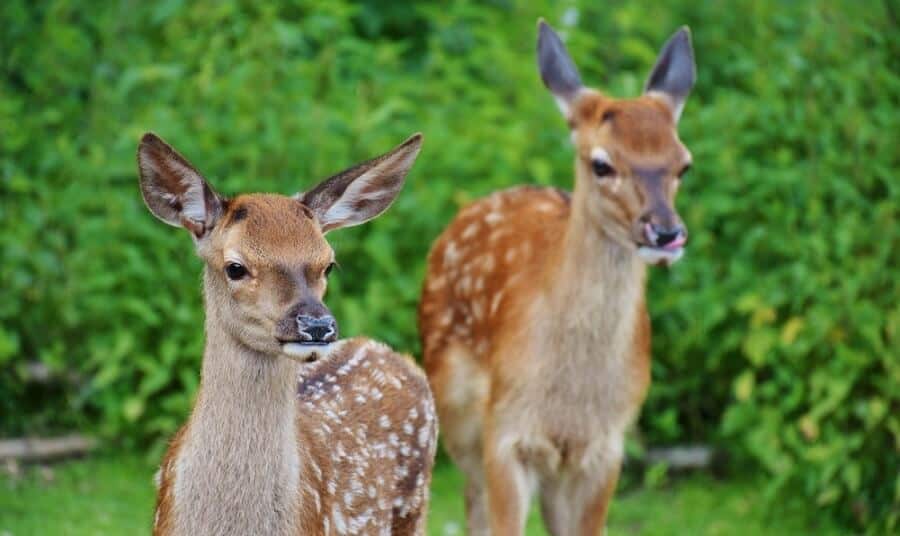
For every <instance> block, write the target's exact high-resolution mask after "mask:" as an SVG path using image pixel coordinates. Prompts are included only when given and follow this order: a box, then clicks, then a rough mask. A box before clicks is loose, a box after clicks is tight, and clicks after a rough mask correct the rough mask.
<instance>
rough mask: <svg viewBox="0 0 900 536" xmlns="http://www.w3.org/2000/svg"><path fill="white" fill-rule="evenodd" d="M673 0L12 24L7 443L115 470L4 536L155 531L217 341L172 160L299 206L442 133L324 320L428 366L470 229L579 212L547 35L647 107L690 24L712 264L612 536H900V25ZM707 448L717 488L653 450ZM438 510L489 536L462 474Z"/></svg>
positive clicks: (6, 525) (445, 520) (0, 349)
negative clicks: (525, 214)
mask: <svg viewBox="0 0 900 536" xmlns="http://www.w3.org/2000/svg"><path fill="white" fill-rule="evenodd" d="M664 4H665V5H663V3H661V2H653V1H649V0H647V1H644V0H640V1H638V0H629V1H613V0H604V1H600V0H597V1H589V2H574V1H570V2H559V3H555V2H515V1H512V0H508V1H504V0H494V1H487V2H466V1H461V2H453V3H444V2H438V1H434V2H416V3H397V2H377V1H363V2H350V1H346V0H330V1H328V2H312V1H295V2H284V3H274V2H272V3H269V2H236V1H215V2H213V1H202V2H184V1H181V0H162V1H158V2H136V1H133V0H122V1H118V2H90V3H88V2H77V1H71V0H69V1H67V0H60V1H55V0H48V1H44V2H30V1H27V0H5V1H4V2H2V5H0V28H2V31H0V69H2V77H0V258H2V263H0V289H2V290H0V296H2V299H0V438H3V439H4V440H13V439H17V438H23V437H40V438H55V437H59V436H64V435H70V434H79V435H81V436H84V437H88V438H94V439H96V446H97V447H96V448H95V449H94V450H93V451H91V453H90V454H89V455H87V456H86V457H82V458H80V459H77V460H74V461H73V460H68V461H66V462H64V463H53V464H50V463H49V462H48V461H47V460H41V461H39V462H38V463H33V462H31V463H26V462H24V461H22V460H17V459H16V458H15V457H14V456H12V457H8V458H7V459H6V460H4V464H5V465H4V467H5V469H4V470H0V534H2V535H4V536H7V535H15V536H19V535H22V534H134V533H138V532H149V527H150V523H151V517H152V508H153V495H154V491H153V487H152V485H151V482H150V476H151V475H152V473H153V471H154V470H155V467H154V464H155V463H157V461H158V460H159V458H160V456H161V454H162V452H163V450H164V448H165V445H166V441H167V439H168V438H169V437H170V436H171V434H172V433H173V432H174V431H175V430H176V429H177V427H178V426H179V424H180V423H182V422H183V421H184V419H185V417H186V415H187V414H188V411H189V409H190V407H191V403H192V398H193V396H194V394H195V392H196V389H197V385H198V379H199V362H200V357H201V352H202V345H203V340H202V328H201V326H202V324H201V323H202V308H201V296H200V270H201V263H200V261H199V260H198V259H197V258H196V257H195V256H194V255H193V251H192V245H191V240H190V239H189V238H188V234H187V233H185V232H183V231H179V230H176V229H173V228H170V227H167V226H165V225H163V224H161V223H160V222H159V221H157V220H155V219H154V218H153V217H152V216H151V215H150V214H149V213H148V212H147V210H146V209H145V207H144V205H143V203H142V201H141V197H140V194H139V190H138V183H137V171H136V164H135V156H134V155H135V150H136V147H137V141H138V139H139V137H140V136H141V134H142V133H143V132H145V131H147V130H152V131H155V132H156V133H158V134H160V135H161V136H162V137H164V138H165V139H166V140H167V141H169V142H170V143H171V144H173V145H174V146H175V147H176V148H178V149H179V150H180V151H181V152H182V153H183V154H185V155H186V156H187V157H188V158H189V159H190V160H191V161H192V162H193V163H194V164H195V165H196V166H197V167H198V168H199V169H200V170H201V171H202V172H203V173H204V175H206V177H207V178H209V179H210V181H211V182H212V184H213V185H214V186H215V187H216V188H217V189H218V191H220V192H222V193H224V194H235V193H238V192H247V191H275V192H281V193H285V194H289V193H294V192H296V191H298V190H303V189H305V188H307V187H309V186H311V185H313V184H314V183H315V182H316V181H318V180H319V179H322V178H324V177H326V176H328V175H330V174H332V173H334V172H336V171H339V170H341V169H343V168H344V167H347V166H349V165H350V164H353V163H355V162H357V161H360V160H363V159H366V158H369V157H371V156H374V155H376V154H379V153H381V152H383V151H385V150H387V149H389V148H391V147H393V146H394V145H396V144H397V143H399V142H400V141H402V140H403V139H405V138H406V137H407V136H408V135H409V134H411V133H412V132H415V131H422V132H423V133H424V134H425V144H424V148H423V151H422V153H421V156H420V157H419V160H418V162H417V163H416V165H415V167H414V168H413V171H412V173H411V174H410V176H409V180H408V181H407V185H406V187H405V189H404V191H403V192H402V194H401V195H400V197H399V199H398V201H397V202H396V203H395V204H394V206H393V208H392V209H391V210H390V211H389V212H388V213H387V214H386V215H385V216H384V217H382V218H380V219H378V220H376V221H374V222H372V223H370V224H368V225H365V226H361V227H359V228H355V229H352V230H348V231H342V232H340V233H335V234H334V235H333V236H329V238H330V239H331V241H332V244H333V246H334V247H335V250H336V252H337V257H338V261H339V263H340V269H339V270H336V271H335V273H334V274H333V275H332V278H331V287H330V291H329V292H330V294H329V297H328V299H327V302H328V304H329V306H330V307H331V308H332V310H333V311H334V313H335V315H336V317H337V318H338V319H339V321H340V323H341V327H342V330H343V332H344V334H346V335H354V334H367V335H371V336H374V337H376V338H379V339H382V340H384V341H386V342H388V343H389V344H391V345H392V346H394V347H395V348H397V349H400V350H403V351H406V352H409V353H412V354H413V355H419V342H418V340H417V335H416V321H415V309H416V304H417V299H418V295H419V287H420V285H421V281H422V278H423V273H424V260H425V256H426V253H427V251H428V248H429V245H430V243H431V241H432V240H433V239H434V238H435V237H436V236H437V235H438V233H439V232H440V231H441V230H442V228H443V227H444V226H445V225H446V224H447V223H448V222H449V220H450V218H451V217H452V216H453V214H454V213H455V212H456V211H457V210H458V209H459V207H460V206H462V205H463V204H465V203H467V202H468V201H470V200H472V199H475V198H477V197H478V196H481V195H484V194H486V193H488V192H491V191H493V190H496V189H500V188H505V187H508V186H512V185H516V184H522V183H532V184H544V185H551V184H552V185H557V186H560V187H565V188H570V187H571V184H572V181H573V178H572V169H573V164H572V162H573V151H572V148H571V147H570V144H569V141H568V139H569V137H568V132H567V130H566V126H565V123H564V121H563V119H562V117H561V116H560V115H559V112H558V111H557V108H556V106H555V104H554V102H553V99H552V97H551V96H550V95H549V94H548V93H547V91H545V89H544V88H543V85H542V84H541V82H540V79H539V77H538V73H537V68H536V61H535V53H534V49H535V41H536V27H535V23H536V20H537V18H538V17H539V16H544V17H546V18H547V20H548V22H550V23H551V24H552V25H554V26H555V27H556V28H557V29H558V30H559V31H560V33H561V34H562V35H564V37H565V39H566V42H567V45H568V47H569V49H570V51H571V54H572V56H573V58H574V59H575V61H576V63H577V64H578V65H579V67H580V70H581V73H582V77H583V79H584V80H585V82H586V83H587V84H588V85H592V86H595V87H599V88H601V89H603V90H605V91H607V92H608V93H610V94H611V95H614V96H619V97H623V96H635V95H637V94H639V92H640V90H641V87H642V84H643V82H644V77H645V76H646V75H647V74H648V72H649V69H650V67H651V66H652V64H653V61H654V59H655V57H656V54H657V52H658V50H659V48H660V47H661V46H662V44H663V42H664V41H665V40H666V39H667V38H668V36H669V35H670V34H671V33H672V32H674V30H675V29H676V28H677V27H678V26H680V25H682V24H687V25H689V26H690V27H691V29H692V31H693V38H694V47H695V50H696V57H697V64H698V75H699V78H698V83H697V86H696V88H695V91H694V93H693V94H692V96H691V97H690V99H689V101H688V103H687V107H686V109H685V111H684V114H683V116H682V120H681V124H680V133H681V137H682V140H683V141H684V142H685V144H686V145H687V146H688V147H689V148H690V150H691V151H692V152H693V155H694V168H693V170H692V172H691V174H690V175H689V176H688V177H687V178H686V181H685V184H684V186H683V188H682V190H681V193H680V195H679V198H678V208H679V211H680V213H681V215H682V216H683V218H684V219H685V221H686V223H687V225H688V227H689V229H690V230H691V244H690V245H689V247H688V251H687V255H686V258H685V259H684V260H683V261H682V262H681V263H679V264H677V265H676V266H675V267H673V268H672V269H669V270H665V269H654V270H652V271H651V276H650V297H649V305H650V310H651V312H652V316H653V327H654V335H653V356H654V361H653V384H652V386H651V389H650V394H649V399H648V401H647V404H646V405H645V407H644V410H643V414H642V418H641V420H640V422H639V424H638V426H637V427H636V430H635V431H634V433H633V435H632V438H631V439H630V442H629V447H628V455H629V459H628V462H627V464H626V465H627V468H626V476H625V479H624V480H623V481H622V482H621V483H620V486H619V491H618V493H617V496H616V499H615V500H614V502H613V506H612V513H611V520H610V531H611V533H612V534H802V533H816V534H852V533H869V534H887V533H891V532H893V531H895V530H898V526H900V525H898V523H900V350H898V348H900V273H898V269H900V226H898V215H900V178H898V175H897V173H898V165H900V151H898V146H900V139H898V132H900V28H898V16H900V6H898V4H897V3H895V2H893V0H887V1H871V2H865V3H859V2H851V1H839V0H832V1H818V2H813V1H797V2H779V1H770V0H739V1H733V2H697V1H694V0H684V1H680V0H679V1H671V2H665V3H664ZM585 373H586V374H589V373H590V372H589V371H586V372H585ZM685 445H694V446H700V447H701V448H702V449H703V450H705V451H707V452H711V453H713V456H712V462H711V463H709V464H706V465H705V466H704V467H702V468H701V469H699V470H696V469H694V470H689V471H684V470H679V469H678V467H675V466H674V464H673V463H672V461H671V460H669V459H667V458H665V457H663V458H661V459H660V458H659V457H657V456H652V455H651V454H653V452H654V451H655V450H654V449H656V450H658V449H664V448H669V447H673V446H685ZM701 465H704V464H701ZM432 506H433V507H432V514H431V523H430V531H431V533H432V534H461V533H462V532H463V531H464V524H463V517H462V498H461V479H460V477H459V474H458V473H457V472H456V470H455V469H454V468H453V467H452V465H451V464H450V462H449V460H447V459H446V458H444V457H442V458H441V459H440V461H439V466H438V469H437V473H436V477H435V486H434V499H433V505H432ZM532 517H533V518H534V517H535V516H532ZM532 521H533V522H532V524H531V527H530V529H529V530H530V531H531V532H530V534H543V532H542V529H540V528H539V524H538V523H537V522H536V519H532Z"/></svg>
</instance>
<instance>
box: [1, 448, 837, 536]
mask: <svg viewBox="0 0 900 536" xmlns="http://www.w3.org/2000/svg"><path fill="white" fill-rule="evenodd" d="M154 470H155V468H154V467H153V466H152V465H151V464H148V463H147V462H146V461H144V460H143V459H142V458H139V457H137V456H121V457H101V458H93V459H88V460H83V461H71V462H66V463H63V464H60V465H56V466H53V467H52V469H51V471H50V472H48V471H46V470H41V469H39V468H34V467H31V468H28V469H26V470H25V471H24V475H23V476H22V477H20V478H15V479H13V478H10V477H9V476H7V475H5V474H4V475H3V476H0V536H31V535H44V534H53V535H116V534H128V535H131V534H146V533H147V532H149V526H150V517H151V515H152V509H153V493H154V490H153V485H152V483H151V476H152V474H153V471H154ZM50 473H52V475H51V474H50ZM462 484H463V479H462V476H461V475H460V474H459V472H458V471H456V469H455V468H453V467H452V466H451V465H449V464H444V465H441V466H440V467H439V468H438V469H437V471H436V473H435V477H434V486H433V491H432V505H431V513H430V520H429V527H430V530H429V534H432V535H452V534H463V533H464V532H465V531H464V528H465V523H464V518H463V501H462ZM760 488H761V485H759V482H757V481H754V480H746V479H744V480H738V481H729V482H722V481H717V480H714V479H712V478H710V477H706V476H692V477H690V478H686V479H681V480H676V481H675V482H674V483H672V484H670V485H668V486H667V487H664V488H661V489H638V490H634V491H624V492H621V493H619V494H618V495H617V497H616V500H615V502H614V503H613V507H612V510H611V515H610V516H611V517H610V525H609V526H610V531H609V532H610V534H611V535H619V534H648V535H657V534H658V535H663V534H690V535H698V534H709V535H715V534H722V535H735V534H737V535H740V534H765V535H767V536H777V535H782V534H783V535H792V536H793V535H797V534H808V533H815V534H817V535H827V534H839V531H838V530H837V529H835V528H833V527H831V526H812V525H810V521H809V520H810V519H811V518H812V517H813V516H814V512H813V511H812V510H810V509H805V508H803V507H802V505H799V504H797V505H792V506H791V507H790V508H785V509H784V511H771V512H766V511H764V510H763V507H762V501H761V492H760ZM528 534H529V535H540V534H544V532H543V530H542V529H541V525H540V520H539V518H538V515H537V512H536V511H532V514H531V517H530V519H529V524H528Z"/></svg>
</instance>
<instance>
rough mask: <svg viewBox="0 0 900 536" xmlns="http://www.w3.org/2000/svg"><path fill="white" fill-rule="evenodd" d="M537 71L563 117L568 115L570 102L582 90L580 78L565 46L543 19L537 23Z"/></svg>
mask: <svg viewBox="0 0 900 536" xmlns="http://www.w3.org/2000/svg"><path fill="white" fill-rule="evenodd" d="M537 57H538V69H540V71H541V80H543V81H544V85H545V86H547V89H549V90H550V92H551V93H553V96H554V97H555V98H556V104H557V105H558V106H559V109H560V110H562V113H563V115H566V116H568V115H569V109H570V108H571V105H572V101H574V100H575V97H576V96H577V95H578V92H579V91H580V90H581V88H582V84H581V76H579V74H578V68H577V67H575V62H573V61H572V58H571V57H569V53H568V51H566V46H565V45H564V44H563V42H562V40H561V39H560V38H559V36H558V35H556V32H554V31H553V28H551V27H550V26H549V25H548V24H547V23H546V22H544V19H540V20H539V21H538V43H537Z"/></svg>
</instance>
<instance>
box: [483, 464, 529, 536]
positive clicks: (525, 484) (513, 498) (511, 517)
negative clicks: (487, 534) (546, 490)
mask: <svg viewBox="0 0 900 536" xmlns="http://www.w3.org/2000/svg"><path fill="white" fill-rule="evenodd" d="M486 451H487V452H486V456H485V470H486V473H487V496H488V501H487V504H488V510H489V515H490V526H491V534H492V535H493V536H521V535H522V534H523V533H524V530H525V519H526V517H527V516H528V505H529V504H530V502H531V492H532V487H533V486H532V482H531V478H530V471H529V469H528V468H527V467H526V466H525V465H524V464H522V462H521V461H520V460H519V459H518V458H517V457H516V456H515V455H514V454H513V453H509V452H506V453H504V452H498V451H497V449H495V448H490V447H489V448H487V449H486Z"/></svg>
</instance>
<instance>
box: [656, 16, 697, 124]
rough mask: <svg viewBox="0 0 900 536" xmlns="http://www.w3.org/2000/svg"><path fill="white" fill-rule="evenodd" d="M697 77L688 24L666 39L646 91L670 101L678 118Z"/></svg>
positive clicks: (676, 118)
mask: <svg viewBox="0 0 900 536" xmlns="http://www.w3.org/2000/svg"><path fill="white" fill-rule="evenodd" d="M696 80H697V67H696V66H695V64H694V48H693V47H692V46H691V31H690V30H689V29H688V27H687V26H682V27H681V29H680V30H678V31H677V32H675V35H673V36H672V37H670V38H669V40H668V41H666V44H665V46H663V49H662V51H661V52H660V53H659V58H657V60H656V65H654V66H653V70H652V71H650V76H649V77H648V78H647V83H646V85H645V86H644V93H648V94H656V95H659V96H661V97H663V98H664V99H665V100H666V101H668V103H669V105H670V106H671V107H672V113H673V115H674V116H675V121H678V118H679V117H681V110H682V109H684V102H685V101H686V100H687V97H688V94H690V92H691V88H693V87H694V82H695V81H696Z"/></svg>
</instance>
